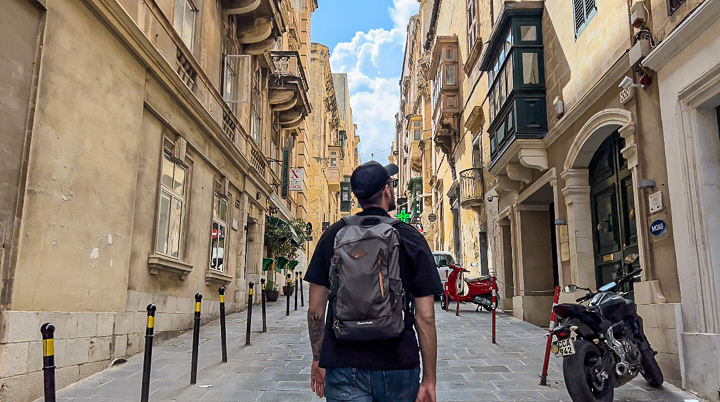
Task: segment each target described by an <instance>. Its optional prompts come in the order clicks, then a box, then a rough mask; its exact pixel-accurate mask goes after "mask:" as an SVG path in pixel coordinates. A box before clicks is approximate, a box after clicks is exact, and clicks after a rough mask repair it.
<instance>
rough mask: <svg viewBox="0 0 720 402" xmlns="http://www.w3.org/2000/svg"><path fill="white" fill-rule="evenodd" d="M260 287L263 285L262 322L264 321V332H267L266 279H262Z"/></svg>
mask: <svg viewBox="0 0 720 402" xmlns="http://www.w3.org/2000/svg"><path fill="white" fill-rule="evenodd" d="M260 285H262V292H261V294H260V296H262V301H261V303H262V321H263V332H267V317H266V315H265V278H262V279H260Z"/></svg>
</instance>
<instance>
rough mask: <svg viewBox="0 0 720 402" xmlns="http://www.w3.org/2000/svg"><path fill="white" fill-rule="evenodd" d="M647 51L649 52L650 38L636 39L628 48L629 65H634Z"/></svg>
mask: <svg viewBox="0 0 720 402" xmlns="http://www.w3.org/2000/svg"><path fill="white" fill-rule="evenodd" d="M648 53H650V39H638V41H637V42H635V45H634V46H633V47H632V48H631V49H630V54H629V56H630V67H635V66H636V65H637V64H638V63H640V61H641V60H642V59H643V58H644V57H645V56H647V55H648Z"/></svg>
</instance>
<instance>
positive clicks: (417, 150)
mask: <svg viewBox="0 0 720 402" xmlns="http://www.w3.org/2000/svg"><path fill="white" fill-rule="evenodd" d="M423 147H424V142H423V141H419V140H418V141H413V142H411V143H410V169H412V170H413V171H415V172H422V157H423Z"/></svg>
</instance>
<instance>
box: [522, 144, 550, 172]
mask: <svg viewBox="0 0 720 402" xmlns="http://www.w3.org/2000/svg"><path fill="white" fill-rule="evenodd" d="M518 158H519V159H520V163H521V164H522V165H523V166H525V167H528V168H531V169H537V170H539V171H541V172H544V171H546V170H547V169H548V157H547V149H545V148H520V151H518Z"/></svg>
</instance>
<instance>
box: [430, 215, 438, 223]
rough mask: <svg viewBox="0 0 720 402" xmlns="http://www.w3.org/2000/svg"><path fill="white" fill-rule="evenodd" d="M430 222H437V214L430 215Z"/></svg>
mask: <svg viewBox="0 0 720 402" xmlns="http://www.w3.org/2000/svg"><path fill="white" fill-rule="evenodd" d="M428 220H429V221H430V222H435V221H436V220H437V215H435V214H430V215H428Z"/></svg>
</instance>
